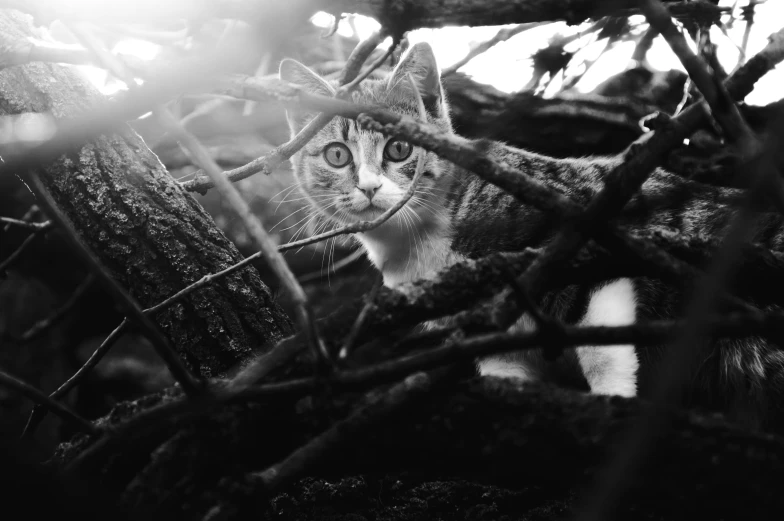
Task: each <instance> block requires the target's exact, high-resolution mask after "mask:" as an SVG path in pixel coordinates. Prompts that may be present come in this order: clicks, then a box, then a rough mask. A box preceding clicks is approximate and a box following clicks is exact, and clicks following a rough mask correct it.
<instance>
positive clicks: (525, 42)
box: [313, 0, 784, 105]
mask: <svg viewBox="0 0 784 521" xmlns="http://www.w3.org/2000/svg"><path fill="white" fill-rule="evenodd" d="M735 3H736V1H735V0H722V1H721V2H720V5H722V6H726V7H731V6H732V5H733V4H735ZM737 3H738V4H739V5H745V4H746V3H747V2H746V0H740V2H737ZM330 20H331V17H330V16H329V15H327V14H325V13H320V14H318V15H316V16H315V17H314V18H313V23H315V24H316V25H319V26H324V27H325V26H327V25H329V23H330ZM641 20H642V16H639V17H632V20H631V21H632V22H633V23H637V22H639V21H641ZM589 25H590V24H587V23H586V24H583V25H581V26H573V27H569V26H567V25H566V23H563V22H558V23H552V24H547V25H543V26H541V27H536V28H534V29H531V30H528V31H525V32H522V33H520V34H518V35H515V36H513V37H512V38H511V39H509V40H507V41H505V42H501V43H499V44H498V45H496V46H495V47H493V48H492V49H490V50H489V51H487V52H486V53H484V54H482V55H480V56H478V57H476V58H475V59H474V60H472V61H471V62H469V63H468V64H466V65H465V66H464V67H463V68H461V69H460V71H461V72H464V73H466V74H468V75H470V76H472V77H473V78H474V79H475V80H476V81H479V82H482V83H488V84H490V85H493V86H494V87H496V88H498V89H499V90H502V91H505V92H515V91H518V90H520V89H521V88H522V87H523V86H524V85H525V84H526V83H527V82H528V80H529V79H530V78H531V73H532V68H531V64H530V60H528V59H527V58H528V57H529V56H530V55H531V54H533V53H534V52H535V51H536V50H537V49H538V48H541V47H543V46H546V44H547V41H548V40H549V38H550V37H551V36H553V35H554V34H556V33H561V34H573V33H578V32H580V31H584V30H585V29H586V28H587V27H589ZM745 25H746V24H745V22H743V21H742V20H736V21H735V23H734V26H733V27H732V28H730V29H729V31H728V35H729V41H728V39H727V36H725V35H724V34H723V33H722V31H721V30H720V29H719V28H717V27H715V26H714V27H713V28H712V32H711V39H712V40H713V42H714V43H716V44H717V45H718V46H719V60H720V61H721V63H722V65H724V68H725V69H726V70H727V71H731V70H733V69H734V67H735V65H736V64H737V62H738V58H739V56H740V52H739V51H738V47H740V44H741V42H742V41H743V32H744V30H745ZM355 26H356V28H357V32H358V33H359V36H360V38H364V37H367V36H368V35H370V34H371V33H372V32H373V31H375V30H377V29H378V28H379V25H378V23H377V22H376V21H375V20H372V19H370V18H366V17H357V18H356V23H355ZM782 27H784V2H783V1H781V0H768V1H767V2H766V3H764V4H760V5H758V6H757V8H756V15H755V17H754V26H753V29H752V31H751V35H750V38H749V43H748V46H747V55H748V56H753V55H754V54H756V53H757V52H758V51H760V50H761V49H762V48H763V47H764V46H765V44H766V43H767V37H768V36H769V35H770V34H772V33H773V32H775V31H778V30H779V29H781V28H782ZM500 28H501V27H445V28H442V29H420V30H417V31H413V32H412V33H409V40H410V41H411V43H412V44H414V43H417V42H421V41H427V42H429V43H430V45H431V46H432V47H433V51H434V52H435V54H436V58H437V59H438V62H439V66H440V67H441V68H445V67H448V66H450V65H452V64H453V63H455V62H457V61H458V60H460V59H461V58H462V57H463V56H465V55H466V54H467V53H468V51H469V49H470V48H471V45H472V43H474V42H482V41H485V40H488V39H490V38H491V37H493V36H494V35H495V34H496V32H498V30H499V29H500ZM338 32H339V33H340V34H343V35H345V36H350V35H351V28H350V26H349V24H348V23H347V22H346V21H342V22H341V24H340V26H339V29H338ZM595 39H596V38H595V35H588V36H586V37H583V38H581V39H579V40H577V41H575V42H573V43H572V44H571V45H570V46H567V48H566V50H567V51H574V50H576V49H578V48H581V47H582V50H581V51H580V55H578V56H576V57H575V58H580V57H581V56H585V57H586V58H593V57H595V56H596V55H597V54H599V53H600V52H601V51H602V49H603V48H604V46H605V42H606V40H603V41H601V42H596V41H595ZM633 51H634V44H633V43H631V42H627V43H624V44H620V45H617V46H616V47H615V48H613V49H611V50H609V51H607V52H605V53H604V55H603V56H601V57H600V58H599V60H598V61H597V62H596V63H595V64H594V65H593V67H591V69H590V70H589V71H588V72H587V73H586V75H585V76H584V77H583V79H582V80H581V81H580V83H578V84H577V89H578V90H579V91H582V92H586V91H590V90H592V89H593V88H594V87H595V86H596V85H597V84H599V83H600V82H602V81H603V80H605V79H606V78H608V77H610V76H612V75H614V74H617V73H619V72H621V71H623V70H625V69H626V68H627V67H628V66H629V65H630V61H631V55H632V52H633ZM648 60H649V62H650V64H651V66H653V67H655V68H657V69H660V70H669V69H673V68H677V69H680V70H683V67H682V66H681V64H680V62H679V61H678V59H677V58H676V57H675V55H674V54H673V53H672V51H671V50H670V48H669V46H668V45H667V43H666V42H665V41H664V40H663V39H662V38H661V37H659V38H657V39H656V40H655V42H654V45H653V47H652V48H651V50H650V52H649V53H648ZM576 61H581V60H576ZM567 72H570V71H568V69H567ZM783 84H784V67H782V66H779V67H777V68H776V69H775V70H773V71H771V72H770V73H768V74H767V75H766V76H765V77H764V78H763V79H762V80H761V81H759V82H758V83H757V85H756V87H755V90H754V92H752V93H751V94H750V95H749V96H748V97H747V98H746V101H747V102H748V103H751V104H756V105H763V104H766V103H770V102H772V101H776V100H779V99H781V98H782V97H784V92H782V87H781V86H782V85H783ZM559 87H560V78H556V80H554V81H553V82H552V84H551V85H550V88H549V89H548V92H545V95H548V94H552V92H554V91H556V90H557V89H558V88H559Z"/></svg>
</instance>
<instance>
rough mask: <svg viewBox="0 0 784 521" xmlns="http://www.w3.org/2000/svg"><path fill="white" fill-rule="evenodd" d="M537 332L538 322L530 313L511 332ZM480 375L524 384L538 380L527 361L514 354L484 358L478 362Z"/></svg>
mask: <svg viewBox="0 0 784 521" xmlns="http://www.w3.org/2000/svg"><path fill="white" fill-rule="evenodd" d="M535 330H536V322H534V319H533V318H532V317H531V315H529V314H528V313H523V315H522V316H521V317H520V320H518V321H517V322H516V323H515V324H514V325H512V327H510V328H509V331H512V332H521V333H522V332H532V331H535ZM476 365H477V368H478V369H479V374H480V375H482V376H497V377H500V378H517V379H519V380H522V381H524V382H533V381H536V380H538V378H537V376H536V371H535V370H534V369H533V368H531V367H529V366H528V365H527V364H526V360H525V359H524V358H522V357H520V356H514V353H511V354H505V355H494V356H488V357H486V358H483V359H481V360H479V362H477V364H476Z"/></svg>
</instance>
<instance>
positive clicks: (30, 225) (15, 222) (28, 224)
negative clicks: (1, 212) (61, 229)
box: [0, 217, 52, 231]
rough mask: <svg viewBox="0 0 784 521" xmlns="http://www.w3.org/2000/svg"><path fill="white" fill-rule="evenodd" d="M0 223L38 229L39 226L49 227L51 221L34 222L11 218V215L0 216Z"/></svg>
mask: <svg viewBox="0 0 784 521" xmlns="http://www.w3.org/2000/svg"><path fill="white" fill-rule="evenodd" d="M0 223H4V224H7V225H11V226H19V227H21V228H28V229H30V230H40V229H41V228H49V227H51V225H52V223H51V222H49V221H47V222H42V223H35V222H30V221H25V220H19V219H13V218H11V217H0ZM3 231H5V230H3Z"/></svg>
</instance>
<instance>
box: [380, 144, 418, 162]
mask: <svg viewBox="0 0 784 521" xmlns="http://www.w3.org/2000/svg"><path fill="white" fill-rule="evenodd" d="M412 150H414V147H412V146H411V145H409V144H408V143H406V142H405V141H399V140H397V139H390V140H389V142H388V143H387V146H385V147H384V157H386V158H387V159H389V160H390V161H405V160H406V159H408V156H410V155H411V151H412Z"/></svg>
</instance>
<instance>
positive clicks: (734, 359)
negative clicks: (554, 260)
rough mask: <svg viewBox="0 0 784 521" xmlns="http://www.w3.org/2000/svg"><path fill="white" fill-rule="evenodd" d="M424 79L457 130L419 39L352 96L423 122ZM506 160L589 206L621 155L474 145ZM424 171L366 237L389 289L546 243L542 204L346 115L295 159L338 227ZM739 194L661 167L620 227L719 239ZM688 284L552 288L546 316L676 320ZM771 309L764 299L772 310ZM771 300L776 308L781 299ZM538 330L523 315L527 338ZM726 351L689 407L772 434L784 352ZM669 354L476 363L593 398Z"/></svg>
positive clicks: (320, 88)
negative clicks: (419, 167)
mask: <svg viewBox="0 0 784 521" xmlns="http://www.w3.org/2000/svg"><path fill="white" fill-rule="evenodd" d="M280 77H281V79H283V80H285V81H288V82H291V83H295V84H299V85H300V86H302V87H304V88H305V89H307V90H308V91H310V92H313V93H316V94H321V95H326V96H332V95H334V94H335V91H336V89H335V87H334V86H333V85H332V84H330V83H329V82H328V81H326V80H325V79H323V78H321V77H320V76H319V75H318V74H316V73H315V72H313V71H312V70H311V69H309V68H308V67H306V66H305V65H302V64H301V63H299V62H296V61H294V60H290V59H286V60H283V61H282V62H281V65H280ZM409 77H410V78H413V80H414V82H415V84H416V87H417V90H418V92H419V94H420V96H421V98H422V101H423V102H424V106H425V110H426V114H427V122H428V123H430V124H431V125H433V126H435V127H437V128H438V129H440V130H442V131H444V132H447V133H453V132H454V130H453V127H452V123H451V120H450V115H449V104H448V101H447V100H446V98H445V93H444V89H443V87H442V84H441V79H440V75H439V71H438V66H437V64H436V60H435V56H434V54H433V51H432V49H431V48H430V46H429V45H428V44H426V43H418V44H416V45H413V46H412V47H411V48H410V49H409V51H408V53H407V54H406V55H405V56H404V57H403V58H402V59H401V60H400V62H399V63H398V65H397V66H396V67H395V68H394V70H393V71H392V73H391V74H390V75H389V77H388V78H387V79H383V80H366V81H364V82H363V83H362V84H361V85H360V87H359V89H358V90H357V91H355V92H354V93H353V94H352V96H353V100H354V101H356V102H358V103H366V104H373V105H380V106H383V107H386V108H388V109H389V110H392V111H395V112H398V113H401V114H406V115H409V116H412V117H414V118H418V117H419V112H418V109H417V107H418V104H417V102H418V99H417V97H416V95H415V93H414V90H413V87H412V86H411V82H410V80H409ZM312 117H314V114H312V113H309V112H308V111H306V110H302V109H298V110H289V111H288V112H287V120H288V124H289V127H290V130H291V134H292V136H293V135H295V134H296V133H297V132H298V131H299V130H300V129H302V128H303V126H304V125H305V124H306V123H307V122H308V121H309V120H310V119H311V118H312ZM476 145H477V146H482V147H484V148H485V150H484V151H485V152H486V153H487V154H489V155H490V157H492V158H493V159H495V160H496V161H498V162H504V163H506V164H508V165H511V166H514V167H515V168H517V169H518V170H520V171H521V172H523V173H525V174H526V175H529V176H531V177H532V178H534V179H536V180H537V181H539V182H541V183H543V184H546V185H548V186H549V187H551V188H552V189H554V190H557V191H559V192H561V193H562V194H565V195H567V196H569V197H571V198H572V199H574V200H575V201H577V202H580V203H582V204H586V203H587V202H588V201H589V200H590V198H591V197H592V196H593V195H595V194H596V193H597V192H598V191H599V190H600V189H601V188H602V186H603V179H604V178H605V177H606V176H607V174H608V173H609V172H610V171H611V170H612V168H613V167H614V166H616V165H617V164H618V161H619V159H618V158H607V157H591V158H567V159H555V158H550V157H546V156H543V155H540V154H536V153H532V152H529V151H525V150H521V149H517V148H513V147H510V146H506V145H504V144H503V143H500V142H492V141H487V140H482V141H477V142H476ZM420 154H425V159H424V169H423V173H422V176H421V178H420V180H419V183H418V186H417V189H416V192H415V194H414V196H413V197H412V199H411V200H410V201H409V202H408V204H407V205H406V206H404V207H403V208H402V209H401V210H400V211H399V212H398V213H397V214H396V215H394V216H393V217H392V218H391V219H390V220H389V221H387V222H386V223H384V224H383V225H381V226H379V227H378V228H376V229H374V230H371V231H368V232H363V233H358V234H356V235H355V238H356V239H357V240H358V241H359V243H360V244H361V246H362V247H363V248H364V250H365V251H366V252H367V256H368V258H369V259H370V261H371V262H372V263H373V264H374V265H375V266H376V267H377V268H378V269H379V270H380V271H381V273H382V275H383V281H384V285H385V286H387V287H390V288H398V287H401V285H403V284H405V283H407V282H411V281H414V280H417V279H421V278H430V277H433V276H435V275H436V273H438V271H439V270H442V269H444V268H446V267H448V266H450V265H451V264H453V263H455V262H458V261H460V260H462V259H474V258H478V257H481V256H483V255H487V254H488V253H490V252H505V251H520V250H522V249H524V248H526V247H541V246H543V245H546V244H547V242H548V241H549V240H551V239H552V237H553V236H554V234H555V233H556V232H557V231H558V223H557V222H555V221H554V220H553V219H552V218H551V216H549V215H548V214H545V213H543V212H541V211H539V210H537V209H536V208H532V207H529V206H526V205H524V204H522V203H520V202H519V201H518V200H516V199H515V198H514V197H512V196H511V195H509V194H508V193H506V192H504V191H503V190H501V189H499V188H497V187H496V186H494V185H492V184H490V183H488V182H487V181H484V180H482V179H480V178H479V177H477V176H474V175H473V174H471V173H470V172H467V171H464V170H463V169H461V168H459V167H457V166H455V165H454V164H452V163H450V162H449V161H446V160H444V159H441V158H439V157H438V156H437V155H436V154H434V153H431V152H426V151H424V150H423V149H420V148H417V147H413V146H411V145H410V144H408V143H406V142H404V141H400V140H397V139H394V138H388V137H386V136H384V135H382V134H379V133H375V132H372V131H368V130H363V129H362V128H360V127H359V126H358V124H357V122H356V121H353V120H349V119H345V118H341V117H336V118H334V119H333V120H332V122H331V123H330V124H328V125H327V126H326V127H325V128H324V129H323V130H321V131H320V132H319V133H318V134H317V135H316V136H315V138H314V139H312V140H311V141H310V142H309V143H308V144H307V145H305V146H304V148H303V149H302V150H301V151H300V152H299V153H297V154H296V155H295V156H294V157H292V164H293V167H294V172H295V176H296V178H297V181H298V182H299V183H300V189H301V190H302V191H303V193H304V195H305V196H306V197H307V198H308V200H309V203H310V204H311V205H312V206H313V207H314V208H316V209H317V210H318V211H319V212H321V214H322V215H323V216H324V217H326V218H327V219H328V220H330V221H332V222H334V223H335V224H341V225H342V224H348V223H350V222H356V221H358V220H371V219H373V218H375V217H378V216H379V215H380V214H381V213H382V212H383V211H384V210H385V209H387V208H389V207H390V206H392V205H393V204H395V202H397V201H398V200H399V199H400V198H401V197H402V196H403V195H404V193H405V192H406V190H407V189H408V187H409V185H410V183H411V180H412V178H413V175H414V172H415V168H416V163H417V158H418V157H419V155H420ZM741 196H742V194H741V193H740V192H739V191H737V190H733V189H726V188H718V187H713V186H709V185H703V184H699V183H695V182H690V181H688V180H686V179H683V178H681V177H679V176H676V175H674V174H671V173H668V172H666V171H664V170H661V169H657V170H656V171H655V172H654V173H653V174H652V175H651V177H650V178H649V179H648V181H647V182H646V183H645V184H644V185H643V187H642V189H641V191H640V193H639V194H637V195H636V196H635V197H634V198H633V199H632V200H631V201H630V202H629V204H628V205H627V206H626V208H625V209H624V211H623V214H622V217H621V222H622V223H623V224H624V225H625V226H626V227H627V228H628V229H629V230H631V231H632V232H633V231H635V230H638V231H641V230H646V229H649V228H650V227H652V226H656V227H665V228H668V229H673V230H676V231H679V232H682V233H686V234H692V233H702V232H707V233H710V234H711V235H714V236H716V235H718V236H720V234H721V231H722V230H723V229H724V228H725V226H726V225H727V223H728V222H729V220H730V219H731V217H732V214H733V208H734V207H736V206H737V204H738V202H739V200H740V198H741ZM765 223H766V226H765V227H764V228H763V229H762V230H761V231H760V232H759V235H758V236H757V237H754V238H753V239H754V240H756V241H757V242H760V243H762V244H764V245H765V246H766V247H768V248H770V249H772V250H777V251H782V249H784V226H782V219H781V217H780V216H778V215H770V216H767V217H766V220H765ZM681 301H682V298H681V294H680V292H679V291H678V290H676V289H674V288H672V287H669V286H666V285H664V284H663V283H661V282H659V281H656V280H653V279H649V278H634V279H630V278H618V279H613V280H607V281H605V282H602V283H600V284H593V285H579V284H576V285H575V284H572V285H569V286H567V287H566V288H564V289H561V290H558V291H555V292H551V293H548V294H547V295H546V296H545V297H544V298H543V299H542V301H541V303H540V305H541V307H542V309H543V311H544V312H546V313H548V314H550V315H551V316H553V317H555V318H558V319H560V320H563V321H564V322H566V323H573V324H574V323H578V324H584V325H626V324H633V323H635V321H637V320H641V319H649V318H671V317H674V316H677V315H678V313H679V311H680V306H681ZM766 304H767V303H766ZM773 304H774V303H770V305H773ZM534 327H535V325H534V322H533V321H532V319H531V317H529V316H527V315H523V317H522V318H521V319H520V321H518V323H517V324H515V325H514V326H513V328H514V329H517V330H531V329H533V328H534ZM721 343H722V348H721V349H717V348H716V347H715V346H713V347H711V346H706V347H705V348H704V349H703V351H702V352H701V354H700V356H699V357H698V360H697V362H695V363H696V365H695V367H694V368H692V369H693V370H692V371H691V375H692V380H691V382H690V383H691V385H690V386H688V389H687V391H686V395H685V396H684V397H683V402H684V403H685V404H689V405H698V406H704V407H709V408H712V409H719V410H723V411H725V412H726V413H727V415H728V416H729V417H730V418H733V419H735V420H737V421H740V422H742V423H744V424H746V425H748V426H752V427H762V426H771V425H773V424H774V423H775V422H777V421H779V420H780V418H781V417H782V412H783V411H782V409H784V400H782V390H783V389H784V353H782V352H780V351H779V350H778V349H776V347H775V346H771V345H769V344H768V343H766V342H765V341H763V340H761V339H758V338H749V339H743V340H726V341H725V340H722V341H721ZM663 347H664V346H662V347H661V348H658V349H651V348H646V349H637V348H635V346H633V345H625V346H581V347H578V348H576V349H574V350H566V351H565V352H564V355H563V356H561V357H560V358H559V360H558V361H557V362H549V361H546V360H545V359H544V357H543V356H542V354H541V353H540V352H538V351H536V350H525V351H520V352H516V353H511V354H505V355H497V356H490V357H487V358H484V359H482V360H479V361H478V362H477V366H478V371H479V373H480V374H481V375H490V376H499V377H506V378H517V379H521V380H523V381H540V380H542V381H551V382H555V383H557V384H561V385H566V386H570V387H574V388H578V389H583V390H586V391H590V392H592V393H595V394H605V395H620V396H625V397H632V396H637V395H646V393H647V392H648V390H649V389H650V388H651V385H652V383H654V382H655V379H656V378H657V374H659V373H660V371H663V370H666V368H663V367H661V366H660V360H661V352H662V349H663Z"/></svg>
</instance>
